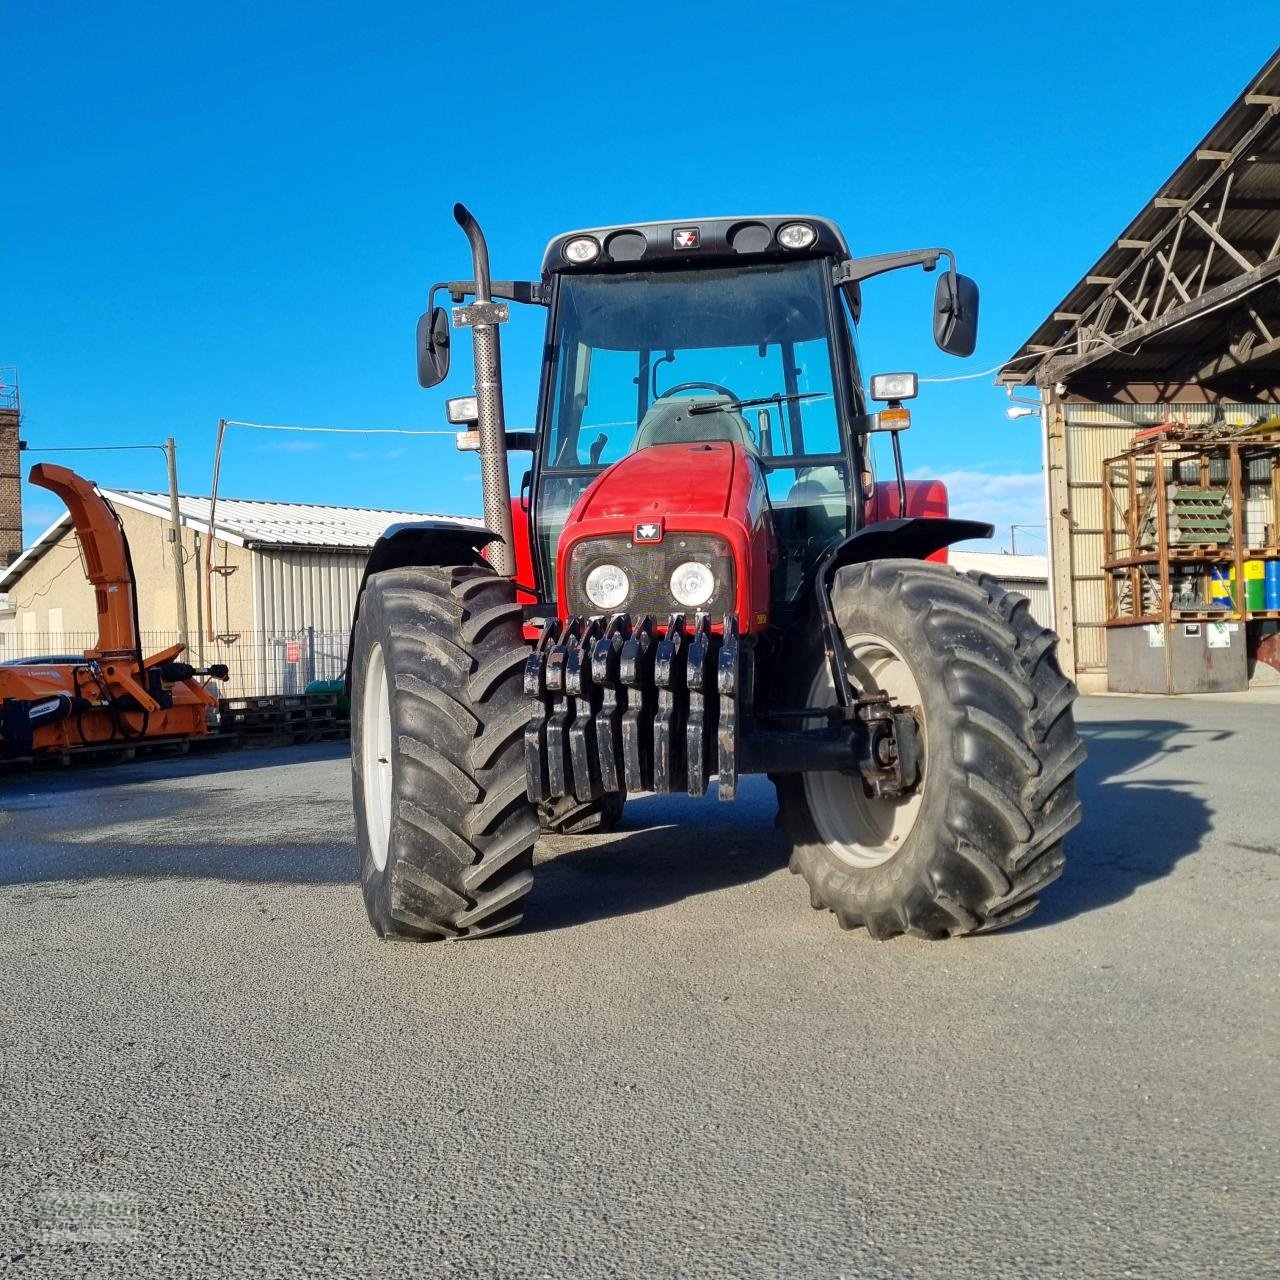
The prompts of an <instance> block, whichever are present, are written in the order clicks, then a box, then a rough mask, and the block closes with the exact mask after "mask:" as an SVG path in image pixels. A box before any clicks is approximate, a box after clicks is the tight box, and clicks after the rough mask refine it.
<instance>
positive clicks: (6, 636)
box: [0, 627, 348, 698]
mask: <svg viewBox="0 0 1280 1280" xmlns="http://www.w3.org/2000/svg"><path fill="white" fill-rule="evenodd" d="M347 635H348V633H347V632H346V631H341V632H337V631H317V630H316V629H315V628H314V627H304V628H303V629H302V630H301V631H298V632H293V633H290V634H284V633H280V632H269V631H250V632H243V633H241V634H240V635H239V636H237V637H236V638H235V639H234V640H211V641H204V642H203V643H202V642H201V641H200V639H199V638H198V637H196V636H192V637H191V649H190V651H189V652H188V653H186V654H184V655H183V659H182V660H183V661H187V662H192V663H195V664H196V665H197V666H201V665H203V666H208V665H210V664H213V663H219V662H220V663H224V664H225V665H226V667H227V669H228V671H229V672H230V678H229V679H228V680H226V681H218V682H217V685H218V692H219V693H220V694H221V696H223V697H228V698H239V697H262V696H273V695H276V694H289V693H301V692H302V691H303V690H304V689H305V688H306V687H307V685H308V684H309V683H310V682H311V681H312V680H333V679H336V678H338V677H339V676H341V675H342V674H343V672H344V671H345V670H346V665H347ZM180 639H181V637H180V636H179V635H178V633H177V632H176V631H144V632H143V633H142V651H143V654H144V655H150V654H153V653H159V652H160V651H161V650H163V649H167V648H169V647H170V646H171V645H175V644H178V643H179V641H180ZM97 642H98V636H97V633H96V632H85V631H52V632H41V631H11V630H4V631H0V663H3V662H10V663H12V662H22V661H24V660H29V659H32V658H45V657H66V658H76V657H79V656H81V655H82V654H83V653H84V652H85V650H86V649H91V648H93V647H94V646H95V645H96V644H97Z"/></svg>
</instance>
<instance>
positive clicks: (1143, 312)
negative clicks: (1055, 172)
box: [1000, 52, 1280, 402]
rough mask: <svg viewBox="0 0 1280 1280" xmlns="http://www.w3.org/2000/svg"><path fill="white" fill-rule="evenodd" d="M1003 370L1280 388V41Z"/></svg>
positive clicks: (1194, 395) (1163, 390) (1252, 389)
mask: <svg viewBox="0 0 1280 1280" xmlns="http://www.w3.org/2000/svg"><path fill="white" fill-rule="evenodd" d="M1000 381H1001V382H1003V383H1005V384H1006V385H1009V386H1019V385H1024V386H1025V385H1032V384H1034V385H1037V386H1040V387H1048V386H1053V385H1056V384H1065V388H1066V391H1067V393H1068V394H1072V393H1075V394H1079V395H1080V396H1081V398H1085V399H1099V400H1112V399H1114V400H1128V401H1145V402H1151V401H1155V402H1165V401H1172V400H1177V399H1201V398H1216V397H1218V396H1223V397H1229V398H1233V399H1246V400H1263V399H1267V400H1274V399H1278V398H1280V52H1277V53H1275V54H1273V55H1272V56H1271V57H1270V58H1269V59H1268V61H1267V63H1266V65H1265V66H1263V68H1262V70H1261V71H1259V72H1258V74H1257V75H1256V76H1255V77H1254V78H1253V80H1252V81H1251V82H1250V83H1249V84H1248V86H1246V88H1245V90H1244V92H1243V93H1241V94H1240V96H1239V97H1238V98H1237V99H1236V100H1235V102H1233V103H1232V104H1231V106H1230V107H1229V108H1228V109H1227V111H1226V113H1225V114H1224V115H1223V117H1222V119H1221V120H1219V121H1218V123H1217V124H1215V125H1214V126H1213V128H1212V129H1210V130H1209V132H1208V134H1207V135H1206V136H1205V138H1204V140H1203V141H1202V142H1201V143H1200V145H1199V146H1198V147H1196V148H1195V150H1194V151H1192V153H1191V154H1190V155H1189V156H1188V157H1187V158H1186V160H1184V161H1183V162H1182V164H1180V165H1179V166H1178V168H1177V169H1175V170H1174V172H1173V174H1172V175H1171V176H1170V177H1169V179H1168V180H1167V181H1166V182H1164V183H1163V184H1162V185H1161V187H1160V188H1159V190H1158V191H1157V192H1156V194H1155V195H1154V196H1153V197H1152V198H1151V200H1149V201H1148V202H1147V205H1146V207H1145V208H1143V210H1142V211H1141V212H1140V213H1139V214H1138V216H1137V217H1136V218H1134V220H1133V221H1132V222H1131V223H1130V224H1129V225H1128V227H1127V228H1126V229H1125V231H1124V232H1123V234H1122V235H1120V236H1119V237H1118V238H1117V239H1116V240H1115V241H1114V243H1113V244H1112V245H1111V247H1110V248H1108V249H1107V250H1106V252H1105V253H1104V254H1103V255H1102V257H1101V258H1099V259H1098V261H1097V262H1096V263H1095V264H1094V266H1093V267H1092V268H1091V269H1090V270H1089V272H1088V273H1087V274H1086V275H1085V276H1084V278H1083V279H1082V280H1081V281H1080V282H1079V283H1078V284H1077V285H1076V286H1075V287H1074V288H1073V289H1071V291H1070V292H1069V293H1068V294H1067V296H1066V297H1065V298H1064V299H1063V300H1062V301H1061V302H1060V303H1059V304H1058V306H1057V307H1055V308H1054V310H1053V311H1051V312H1050V313H1049V316H1048V317H1047V318H1046V319H1045V320H1044V321H1043V322H1042V323H1041V324H1040V326H1039V327H1038V328H1037V329H1036V331H1035V332H1034V333H1033V334H1032V335H1031V336H1030V338H1028V339H1027V341H1026V342H1024V343H1023V345H1022V346H1021V347H1020V348H1019V349H1018V351H1017V352H1016V353H1015V355H1014V356H1013V357H1012V358H1011V360H1010V361H1009V363H1007V364H1006V365H1005V367H1004V369H1003V370H1001V373H1000Z"/></svg>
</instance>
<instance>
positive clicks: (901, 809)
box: [803, 633, 928, 868]
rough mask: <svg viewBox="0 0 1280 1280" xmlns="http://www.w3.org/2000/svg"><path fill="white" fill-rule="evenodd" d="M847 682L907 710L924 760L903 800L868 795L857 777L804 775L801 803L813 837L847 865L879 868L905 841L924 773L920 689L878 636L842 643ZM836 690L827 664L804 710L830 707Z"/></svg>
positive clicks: (855, 637)
mask: <svg viewBox="0 0 1280 1280" xmlns="http://www.w3.org/2000/svg"><path fill="white" fill-rule="evenodd" d="M845 652H846V654H847V657H848V661H847V664H846V665H847V669H848V672H849V678H850V680H852V682H853V683H854V684H855V685H856V686H857V687H858V688H860V689H862V690H864V691H865V692H867V693H887V694H888V695H889V697H890V698H891V699H892V701H893V702H894V704H895V705H900V706H904V707H911V708H912V709H914V710H915V713H916V718H917V720H918V721H919V722H920V745H921V749H922V756H923V759H924V762H925V763H924V767H923V769H922V771H921V776H920V781H919V783H918V784H917V786H916V787H915V788H914V789H913V790H912V791H911V792H910V793H908V794H907V795H905V796H896V797H887V796H886V797H884V798H883V799H878V798H875V797H872V796H868V795H867V794H866V791H865V790H864V788H863V785H862V779H861V778H859V777H856V776H849V775H848V774H843V773H806V774H804V775H803V780H804V791H805V799H806V800H808V802H809V813H810V815H811V816H812V818H813V824H814V826H815V827H817V829H818V835H819V836H820V837H821V839H822V842H823V844H825V845H826V846H827V847H828V848H829V849H830V850H831V851H832V852H833V853H834V854H835V855H836V856H837V857H839V858H841V859H843V861H845V862H847V863H849V864H850V865H851V866H855V867H861V868H868V867H878V866H882V865H883V864H884V863H886V862H888V861H889V859H890V858H892V857H893V856H894V854H895V853H897V852H898V850H899V849H901V848H902V846H903V845H904V844H905V843H906V839H907V836H908V835H910V834H911V829H912V828H913V827H914V826H915V824H916V818H917V817H918V816H919V813H920V804H921V801H922V799H923V797H924V788H925V781H926V779H925V773H926V771H927V769H928V753H927V750H925V748H927V745H928V743H927V734H926V726H925V725H924V713H923V709H922V703H923V699H922V697H921V695H920V686H919V685H918V684H917V683H916V678H915V676H914V675H913V674H912V672H911V668H910V667H909V666H908V665H907V662H906V660H905V659H904V658H903V657H902V655H901V654H900V653H899V652H898V651H897V650H896V649H895V648H894V647H893V646H892V645H891V644H890V643H889V642H888V641H887V640H885V639H883V638H882V637H881V636H877V635H872V634H870V633H859V634H858V635H853V636H849V637H848V638H847V639H846V640H845ZM835 700H836V693H835V686H834V685H833V684H832V682H831V672H830V670H829V669H828V667H827V664H826V662H825V661H824V662H823V663H822V668H821V670H820V671H819V672H818V674H817V675H816V676H815V677H814V681H813V685H812V686H811V688H810V690H809V704H808V705H809V706H811V707H825V706H830V705H831V704H833V703H834V702H835Z"/></svg>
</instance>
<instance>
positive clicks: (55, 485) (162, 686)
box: [0, 462, 228, 758]
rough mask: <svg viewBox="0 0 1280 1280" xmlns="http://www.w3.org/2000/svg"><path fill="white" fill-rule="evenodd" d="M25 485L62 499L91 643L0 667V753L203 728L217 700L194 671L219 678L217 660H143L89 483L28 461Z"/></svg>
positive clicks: (162, 656)
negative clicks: (94, 633) (83, 587)
mask: <svg viewBox="0 0 1280 1280" xmlns="http://www.w3.org/2000/svg"><path fill="white" fill-rule="evenodd" d="M29 479H30V481H31V483H32V484H35V485H39V486H40V487H41V488H43V489H49V490H51V491H52V492H53V493H56V494H57V495H58V496H59V497H60V498H61V499H62V500H63V502H65V503H66V504H67V509H68V510H69V511H70V512H71V520H72V523H73V524H74V525H75V529H76V535H77V537H78V538H79V540H80V550H81V553H82V555H83V558H84V565H85V573H86V575H87V577H88V579H89V581H90V582H91V583H92V584H93V589H94V595H95V597H96V603H97V610H98V644H97V647H96V648H93V649H89V650H86V652H85V654H84V658H83V659H79V658H66V657H51V658H32V659H23V660H21V661H20V662H19V663H17V664H14V665H0V755H3V756H6V757H11V758H12V757H15V756H29V755H37V754H40V753H41V752H46V751H62V750H66V749H67V748H71V747H81V746H100V745H103V744H106V743H112V742H114V743H119V744H121V745H127V744H130V743H137V742H141V741H144V740H146V741H151V740H154V739H157V738H189V737H195V736H198V735H201V734H203V733H205V732H206V731H207V728H206V720H205V712H206V710H207V709H208V708H210V707H216V706H217V704H218V700H217V699H216V698H215V697H214V696H213V695H212V694H210V693H208V692H207V691H206V690H205V689H203V688H202V687H201V686H200V684H199V683H198V682H197V680H196V677H197V676H212V677H214V678H215V679H219V680H226V679H227V675H228V673H227V668H226V667H225V666H222V665H221V664H219V665H215V666H212V667H209V668H207V669H204V670H197V669H196V668H195V667H193V666H191V665H190V664H189V663H186V662H179V661H177V658H178V655H179V654H180V653H182V651H183V649H184V648H185V646H184V645H181V644H175V645H171V646H170V647H169V648H167V649H164V650H162V651H161V652H160V653H156V654H153V655H152V656H151V657H143V654H142V649H141V629H140V627H139V625H138V595H137V587H136V583H135V579H134V573H133V560H132V557H131V556H130V554H129V541H128V539H127V538H126V537H125V533H124V526H123V525H122V524H121V522H120V517H119V516H118V515H117V514H116V511H115V508H114V507H112V505H111V504H110V503H109V502H108V501H107V500H106V498H104V497H103V496H102V494H101V493H100V492H99V491H98V487H97V486H96V485H95V484H94V483H93V482H92V481H91V480H86V479H84V478H83V477H82V476H78V475H76V473H75V472H74V471H71V470H69V469H68V468H66V467H56V466H51V465H49V464H48V463H44V462H41V463H37V464H36V465H35V466H34V467H32V469H31V475H30V477H29Z"/></svg>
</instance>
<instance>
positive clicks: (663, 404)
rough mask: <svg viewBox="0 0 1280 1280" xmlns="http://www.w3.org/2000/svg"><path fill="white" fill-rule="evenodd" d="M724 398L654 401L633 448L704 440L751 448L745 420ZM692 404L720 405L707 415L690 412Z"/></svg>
mask: <svg viewBox="0 0 1280 1280" xmlns="http://www.w3.org/2000/svg"><path fill="white" fill-rule="evenodd" d="M732 403H733V402H732V401H731V400H729V399H728V397H726V396H667V397H664V398H663V399H661V400H655V401H654V402H653V404H652V405H651V406H650V408H649V412H648V413H646V414H645V415H644V420H643V421H642V422H641V423H640V427H639V430H637V432H636V442H635V445H634V446H633V447H632V452H633V453H634V452H635V451H636V450H638V449H646V448H648V446H649V445H651V444H691V443H697V442H700V441H704V440H725V441H728V442H729V443H730V444H740V445H742V446H743V447H744V448H746V449H754V448H755V441H754V440H752V439H751V432H750V430H749V429H748V427H747V422H746V419H745V418H744V417H743V416H742V414H740V413H738V412H736V411H735V410H734V409H732V408H731V407H730V406H731V405H732ZM695 404H714V405H717V406H721V405H722V406H723V408H719V407H718V408H716V409H715V410H713V411H710V412H707V413H690V412H689V410H690V408H691V407H692V406H693V405H695Z"/></svg>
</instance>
